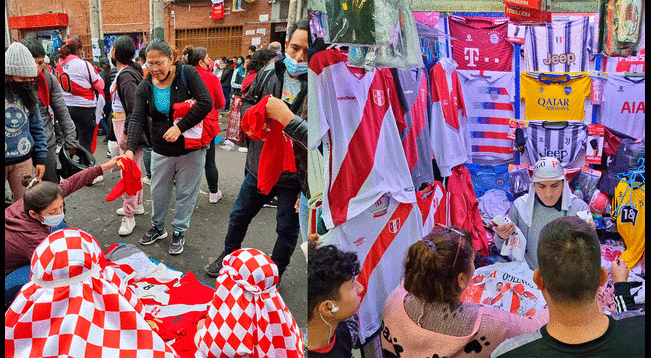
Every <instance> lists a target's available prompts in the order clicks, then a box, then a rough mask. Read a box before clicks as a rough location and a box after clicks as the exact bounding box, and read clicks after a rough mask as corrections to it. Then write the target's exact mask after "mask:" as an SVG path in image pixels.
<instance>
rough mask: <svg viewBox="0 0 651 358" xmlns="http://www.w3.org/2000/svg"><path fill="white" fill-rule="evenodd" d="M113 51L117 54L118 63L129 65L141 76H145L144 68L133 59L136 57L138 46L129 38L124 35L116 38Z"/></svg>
mask: <svg viewBox="0 0 651 358" xmlns="http://www.w3.org/2000/svg"><path fill="white" fill-rule="evenodd" d="M113 50H114V53H115V59H116V60H117V61H118V62H120V63H124V64H125V65H129V66H131V67H133V68H134V69H135V70H137V71H138V73H140V74H141V75H142V74H143V72H142V66H140V65H138V64H137V63H136V62H134V61H133V57H134V56H135V55H136V44H135V43H134V42H133V40H132V39H131V38H130V37H129V36H125V35H122V36H119V37H118V38H116V39H115V41H113Z"/></svg>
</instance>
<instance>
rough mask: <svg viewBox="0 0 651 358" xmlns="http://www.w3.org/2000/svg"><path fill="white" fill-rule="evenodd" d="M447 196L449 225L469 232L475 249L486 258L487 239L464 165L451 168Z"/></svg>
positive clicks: (468, 174)
mask: <svg viewBox="0 0 651 358" xmlns="http://www.w3.org/2000/svg"><path fill="white" fill-rule="evenodd" d="M448 194H449V200H450V204H449V206H448V211H449V215H450V221H451V224H452V225H454V226H457V227H459V228H462V229H466V230H468V231H470V233H471V234H472V243H473V245H474V246H475V249H476V250H477V251H478V252H479V254H480V255H481V256H482V257H487V256H488V238H487V237H486V230H485V229H484V222H483V221H482V220H481V215H480V214H479V202H478V201H477V197H475V189H474V188H473V186H472V179H471V178H470V171H468V168H466V166H465V165H463V164H461V165H457V166H456V167H454V168H452V175H451V176H450V177H449V178H448Z"/></svg>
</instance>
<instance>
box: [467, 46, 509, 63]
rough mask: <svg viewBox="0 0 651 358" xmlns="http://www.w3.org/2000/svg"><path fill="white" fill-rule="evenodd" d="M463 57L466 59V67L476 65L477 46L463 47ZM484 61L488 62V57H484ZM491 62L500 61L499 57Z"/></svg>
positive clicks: (477, 59) (477, 57) (477, 56)
mask: <svg viewBox="0 0 651 358" xmlns="http://www.w3.org/2000/svg"><path fill="white" fill-rule="evenodd" d="M463 54H464V56H463V59H464V60H466V61H468V67H477V64H476V63H475V61H479V49H478V48H472V47H466V48H465V49H463ZM484 62H490V58H488V57H484ZM493 62H495V63H500V59H499V58H495V59H493Z"/></svg>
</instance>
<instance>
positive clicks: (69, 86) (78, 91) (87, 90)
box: [59, 55, 103, 108]
mask: <svg viewBox="0 0 651 358" xmlns="http://www.w3.org/2000/svg"><path fill="white" fill-rule="evenodd" d="M68 58H69V59H68ZM66 59H67V61H65V62H63V63H62V64H61V67H62V69H63V72H64V74H62V75H61V76H60V78H59V83H60V84H61V88H62V89H63V100H64V101H65V102H66V105H67V106H69V107H87V108H89V107H95V106H96V105H97V97H95V93H94V91H93V88H92V85H91V84H95V83H96V82H98V81H102V83H103V80H102V77H100V76H99V73H98V72H96V71H95V68H94V67H93V66H92V65H91V64H89V63H88V62H86V61H84V60H82V59H80V58H79V57H77V56H75V55H68V57H66ZM61 61H64V60H61ZM89 72H90V78H88V73H89ZM99 91H102V90H101V89H99V90H98V92H99Z"/></svg>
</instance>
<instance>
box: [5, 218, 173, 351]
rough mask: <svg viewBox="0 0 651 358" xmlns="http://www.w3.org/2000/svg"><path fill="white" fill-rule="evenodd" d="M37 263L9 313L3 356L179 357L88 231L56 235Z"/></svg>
mask: <svg viewBox="0 0 651 358" xmlns="http://www.w3.org/2000/svg"><path fill="white" fill-rule="evenodd" d="M31 269H32V276H31V278H30V282H29V283H27V284H26V285H25V286H23V288H22V289H21V291H20V292H19V293H18V296H17V297H16V299H15V300H14V302H13V303H12V305H11V307H9V310H8V311H7V313H6V314H5V357H62V356H65V357H165V358H168V357H169V358H171V357H178V355H177V354H176V352H175V351H174V349H172V348H171V347H170V346H168V345H167V344H166V343H165V342H164V341H163V340H162V339H161V338H160V336H158V334H156V333H155V332H153V331H152V329H151V327H150V326H149V325H148V324H147V322H146V321H145V319H144V313H145V312H144V306H143V305H142V303H141V302H140V301H139V300H138V298H137V297H136V296H135V294H134V293H133V291H132V290H131V289H129V288H128V287H127V286H126V285H124V284H123V283H122V282H121V281H120V278H119V277H118V276H117V275H116V274H115V272H114V271H113V270H112V269H111V267H106V266H105V258H104V254H103V253H102V250H101V249H100V246H99V244H98V243H97V241H96V240H95V238H93V237H92V236H91V235H89V234H88V233H86V232H84V231H81V230H77V229H71V228H67V229H62V230H58V231H56V232H54V233H52V234H50V235H49V236H48V237H47V238H46V239H45V240H43V242H42V243H41V244H40V245H39V246H38V247H37V248H36V251H35V252H34V256H33V257H32V263H31Z"/></svg>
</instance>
